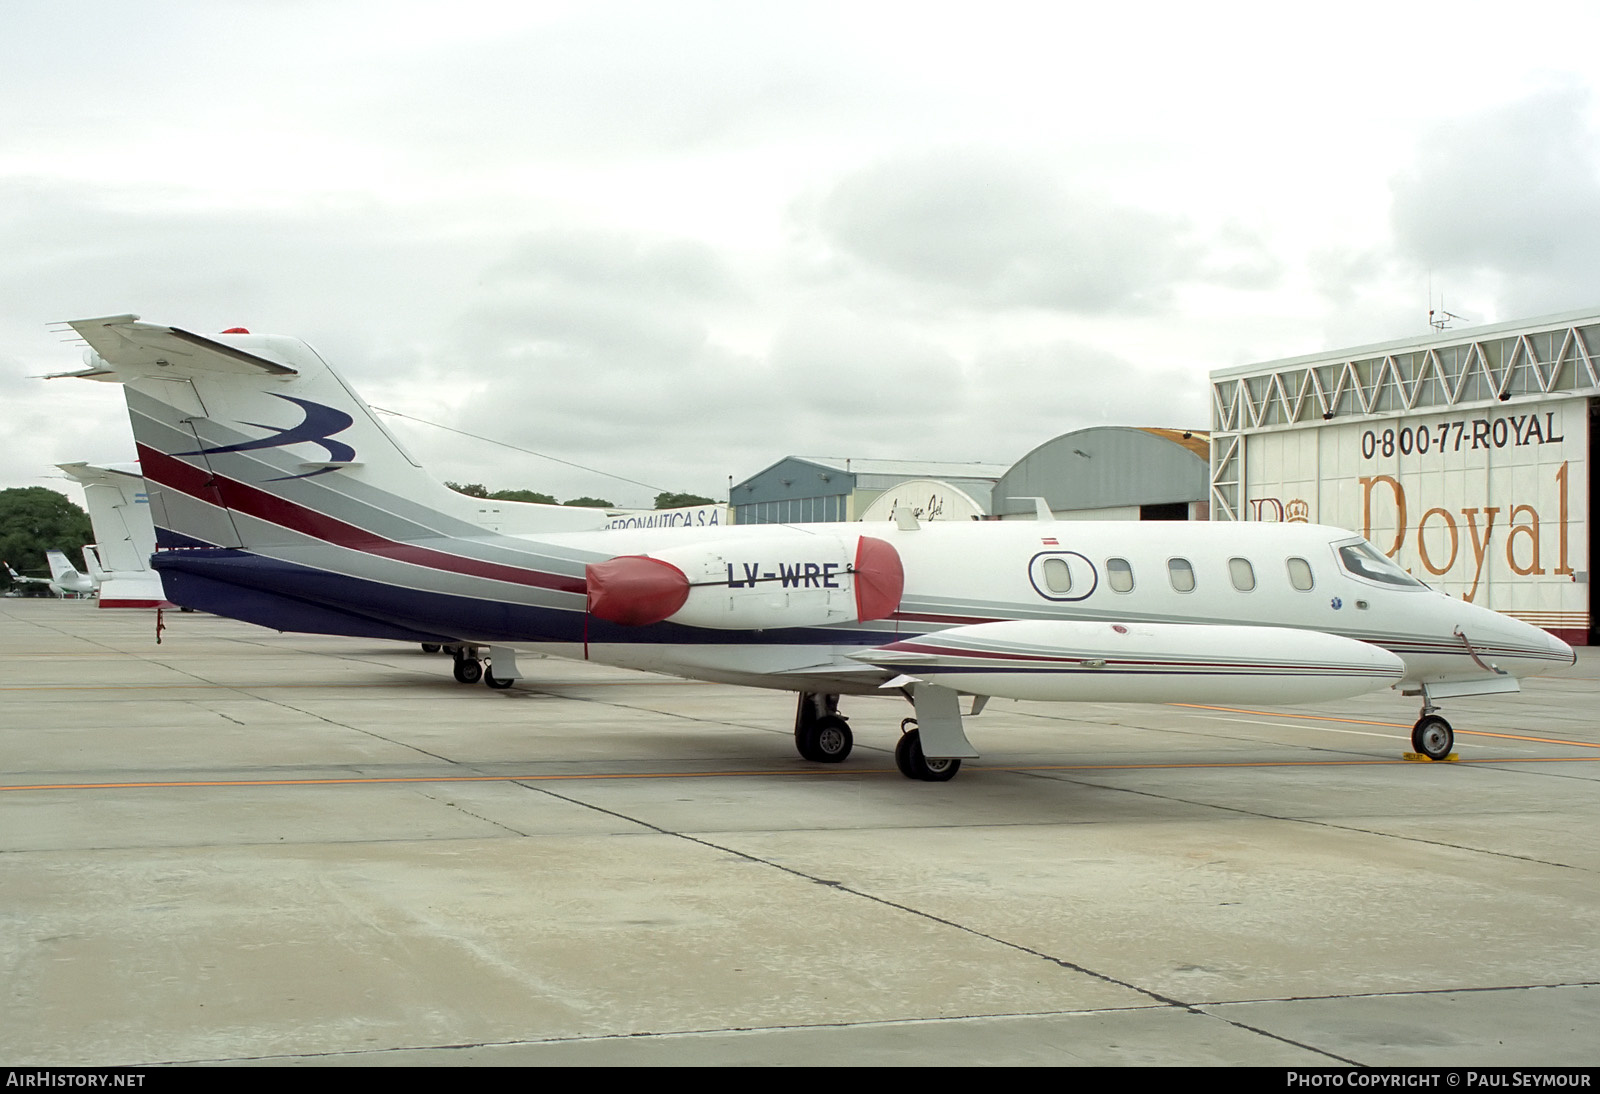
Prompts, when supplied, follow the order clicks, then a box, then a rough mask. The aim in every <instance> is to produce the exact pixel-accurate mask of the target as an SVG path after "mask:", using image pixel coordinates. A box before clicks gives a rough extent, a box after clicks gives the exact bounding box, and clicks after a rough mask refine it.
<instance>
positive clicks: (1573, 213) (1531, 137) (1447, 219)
mask: <svg viewBox="0 0 1600 1094" xmlns="http://www.w3.org/2000/svg"><path fill="white" fill-rule="evenodd" d="M1591 109H1592V104H1591V102H1590V97H1589V93H1588V91H1587V90H1586V89H1578V88H1570V89H1555V90H1550V91H1545V92H1542V93H1540V94H1537V95H1533V96H1530V97H1528V98H1525V99H1523V100H1521V101H1519V102H1516V103H1512V104H1510V105H1507V106H1502V107H1497V108H1495V109H1493V110H1489V111H1485V112H1483V113H1480V114H1477V115H1474V116H1471V117H1466V118H1460V119H1456V120H1453V121H1450V122H1446V123H1443V124H1440V125H1438V126H1436V127H1434V128H1433V129H1431V130H1430V131H1428V132H1427V133H1425V134H1423V136H1422V137H1421V138H1420V139H1419V141H1418V143H1417V148H1416V155H1415V160H1414V162H1413V163H1412V164H1411V165H1410V166H1409V167H1408V168H1407V169H1405V170H1404V171H1402V172H1400V173H1399V174H1397V175H1396V176H1395V178H1394V180H1393V182H1392V184H1391V188H1392V191H1393V195H1394V204H1393V214H1392V216H1393V225H1394V234H1395V243H1396V246H1397V248H1398V250H1399V252H1400V254H1401V255H1402V256H1403V257H1404V258H1406V259H1408V260H1409V261H1411V262H1413V263H1415V264H1417V265H1419V266H1422V267H1425V268H1427V269H1430V270H1433V271H1435V273H1436V274H1438V275H1452V274H1453V275H1457V276H1459V277H1462V278H1466V277H1470V276H1472V275H1474V274H1481V273H1485V272H1488V273H1492V274H1494V275H1496V276H1497V278H1498V279H1499V280H1500V282H1501V287H1500V289H1499V291H1498V294H1497V295H1498V296H1499V298H1500V305H1501V310H1503V311H1504V312H1505V313H1506V315H1507V317H1509V316H1513V315H1519V314H1520V315H1532V314H1538V313H1540V312H1546V311H1552V310H1556V309H1559V308H1565V307H1575V306H1581V305H1586V304H1592V303H1593V302H1594V288H1593V286H1594V284H1595V282H1596V280H1597V279H1600V138H1597V134H1596V132H1595V131H1594V129H1593V127H1592V125H1591V123H1590V122H1589V118H1588V115H1589V114H1590V112H1591Z"/></svg>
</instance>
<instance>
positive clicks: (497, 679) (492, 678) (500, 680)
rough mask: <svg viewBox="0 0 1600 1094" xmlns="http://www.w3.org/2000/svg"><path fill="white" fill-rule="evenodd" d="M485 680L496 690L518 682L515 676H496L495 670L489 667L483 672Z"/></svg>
mask: <svg viewBox="0 0 1600 1094" xmlns="http://www.w3.org/2000/svg"><path fill="white" fill-rule="evenodd" d="M483 682H484V683H485V684H488V685H489V686H490V687H492V688H494V689H495V690H496V691H504V690H505V689H506V688H508V687H510V686H511V685H512V684H514V683H516V682H517V680H516V677H514V676H496V675H495V674H494V670H493V669H489V670H488V671H486V672H485V673H484V674H483Z"/></svg>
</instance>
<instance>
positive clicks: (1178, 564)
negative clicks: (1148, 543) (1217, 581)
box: [1167, 558, 1194, 593]
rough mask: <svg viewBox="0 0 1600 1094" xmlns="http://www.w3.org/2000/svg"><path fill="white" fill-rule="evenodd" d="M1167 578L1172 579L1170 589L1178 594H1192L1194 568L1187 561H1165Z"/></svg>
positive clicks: (1173, 559) (1184, 559) (1170, 559)
mask: <svg viewBox="0 0 1600 1094" xmlns="http://www.w3.org/2000/svg"><path fill="white" fill-rule="evenodd" d="M1167 576H1168V577H1170V578H1172V587H1173V588H1174V589H1176V590H1178V591H1179V592H1180V593H1192V592H1194V567H1193V566H1191V565H1190V564H1189V560H1188V559H1186V558H1169V559H1167Z"/></svg>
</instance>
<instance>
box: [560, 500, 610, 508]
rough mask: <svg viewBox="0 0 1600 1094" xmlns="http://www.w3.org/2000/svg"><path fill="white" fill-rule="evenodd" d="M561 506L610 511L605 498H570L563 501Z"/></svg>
mask: <svg viewBox="0 0 1600 1094" xmlns="http://www.w3.org/2000/svg"><path fill="white" fill-rule="evenodd" d="M561 504H562V505H581V506H584V507H586V508H589V509H610V508H611V503H610V502H609V501H607V500H606V499H605V498H572V499H571V500H569V501H564V502H562V503H561Z"/></svg>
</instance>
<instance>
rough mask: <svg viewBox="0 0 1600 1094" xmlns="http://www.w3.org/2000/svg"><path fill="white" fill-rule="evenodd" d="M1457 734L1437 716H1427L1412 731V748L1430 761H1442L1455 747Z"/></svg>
mask: <svg viewBox="0 0 1600 1094" xmlns="http://www.w3.org/2000/svg"><path fill="white" fill-rule="evenodd" d="M1455 744H1456V733H1455V730H1453V729H1451V728H1450V723H1449V722H1447V721H1445V720H1444V719H1443V718H1441V717H1439V716H1438V715H1437V714H1425V715H1423V716H1422V717H1421V718H1418V719H1417V724H1416V725H1415V726H1413V727H1412V729H1411V747H1412V748H1414V749H1416V750H1417V751H1418V752H1420V753H1422V754H1423V755H1424V756H1426V757H1428V759H1430V760H1442V759H1444V758H1445V757H1447V756H1449V755H1450V750H1451V749H1452V748H1454V747H1455Z"/></svg>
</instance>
